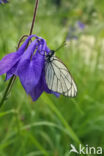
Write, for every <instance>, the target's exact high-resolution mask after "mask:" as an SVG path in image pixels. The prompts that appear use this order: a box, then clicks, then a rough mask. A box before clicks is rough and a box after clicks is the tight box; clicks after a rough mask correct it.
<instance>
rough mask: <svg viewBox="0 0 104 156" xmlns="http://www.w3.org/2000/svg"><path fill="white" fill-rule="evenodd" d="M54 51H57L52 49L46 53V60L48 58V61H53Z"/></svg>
mask: <svg viewBox="0 0 104 156" xmlns="http://www.w3.org/2000/svg"><path fill="white" fill-rule="evenodd" d="M54 53H55V51H54V50H50V52H49V54H47V55H46V60H47V61H48V62H50V61H51V59H52V58H53V55H54Z"/></svg>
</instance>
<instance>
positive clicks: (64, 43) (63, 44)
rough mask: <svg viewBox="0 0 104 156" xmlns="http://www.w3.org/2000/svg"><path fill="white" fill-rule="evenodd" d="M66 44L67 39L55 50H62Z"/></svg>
mask: <svg viewBox="0 0 104 156" xmlns="http://www.w3.org/2000/svg"><path fill="white" fill-rule="evenodd" d="M65 45H66V41H63V43H62V44H61V45H60V46H59V47H58V48H57V49H56V50H55V52H56V51H58V50H60V49H61V48H62V47H64V46H65Z"/></svg>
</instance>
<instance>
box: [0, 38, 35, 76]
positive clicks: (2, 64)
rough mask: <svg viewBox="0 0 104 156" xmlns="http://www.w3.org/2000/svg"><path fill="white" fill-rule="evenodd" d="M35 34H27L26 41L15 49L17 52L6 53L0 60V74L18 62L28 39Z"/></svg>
mask: <svg viewBox="0 0 104 156" xmlns="http://www.w3.org/2000/svg"><path fill="white" fill-rule="evenodd" d="M35 36H36V35H31V36H29V37H28V38H27V39H26V41H25V42H24V43H23V44H22V46H21V47H20V48H19V49H18V50H17V52H14V53H10V54H8V55H6V56H5V57H4V58H3V59H2V60H1V61H0V75H2V74H4V73H6V72H8V71H9V70H10V69H11V68H12V67H13V66H14V65H15V64H16V63H17V62H18V60H19V59H20V56H21V55H22V54H23V53H24V51H25V49H26V46H27V44H28V42H29V40H30V39H31V38H32V37H35Z"/></svg>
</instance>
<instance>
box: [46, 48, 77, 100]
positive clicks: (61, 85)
mask: <svg viewBox="0 0 104 156" xmlns="http://www.w3.org/2000/svg"><path fill="white" fill-rule="evenodd" d="M45 79H46V83H47V86H48V88H49V89H50V90H52V91H54V92H57V93H60V94H63V95H64V96H69V97H74V96H76V94H77V87H76V84H75V82H74V80H73V78H72V76H71V74H70V73H69V71H68V69H67V67H66V66H65V65H64V64H63V62H61V60H60V59H58V58H57V57H56V56H55V55H54V51H53V50H51V52H50V53H49V54H48V55H47V56H46V62H45Z"/></svg>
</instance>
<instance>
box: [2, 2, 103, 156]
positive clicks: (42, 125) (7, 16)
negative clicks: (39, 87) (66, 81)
mask: <svg viewBox="0 0 104 156" xmlns="http://www.w3.org/2000/svg"><path fill="white" fill-rule="evenodd" d="M56 2H57V1H55V0H54V1H52V0H50V1H48V0H44V1H40V4H39V8H38V14H37V18H36V23H35V27H34V34H37V35H39V36H42V37H43V38H45V39H46V40H47V44H48V46H49V47H50V48H51V49H56V48H58V46H60V44H61V43H62V42H63V40H64V38H65V36H66V34H67V32H68V27H69V25H74V24H75V23H76V21H78V20H80V21H82V22H83V23H85V30H84V32H82V33H81V34H80V36H79V37H78V40H72V41H70V43H69V44H70V45H69V46H67V47H63V48H62V49H60V50H59V51H57V53H56V55H57V56H58V57H59V58H60V59H61V60H62V61H63V62H64V63H65V64H66V65H67V67H68V68H69V70H70V71H71V73H72V75H73V77H74V79H75V81H76V84H77V86H78V95H77V97H76V98H74V99H72V98H66V97H63V96H60V97H59V98H56V97H55V96H53V95H48V94H46V93H44V94H43V95H42V96H41V97H40V98H39V99H38V100H37V101H36V102H32V100H31V99H30V97H28V96H27V95H26V93H25V91H24V89H23V87H22V86H21V84H20V81H19V79H18V78H17V80H16V82H15V84H14V86H13V89H12V92H11V94H10V95H9V97H8V99H7V100H6V102H5V104H4V106H3V107H2V109H1V110H0V155H1V156H14V155H15V156H38V155H40V156H42V155H45V156H69V155H71V154H69V150H70V144H73V145H75V146H76V147H78V146H79V143H82V144H83V145H86V144H88V145H89V146H95V147H97V146H101V147H103V148H104V98H103V96H104V95H103V94H104V80H103V78H104V74H103V72H104V71H103V69H104V61H103V57H104V56H103V55H104V54H103V50H104V40H103V36H104V28H103V25H104V22H103V19H104V5H103V3H104V2H103V0H101V1H100V2H99V1H98V0H92V1H88V0H85V1H83V0H80V1H77V0H73V1H71V0H61V3H60V6H58V5H56ZM33 9H34V0H25V1H24V0H21V1H18V0H15V1H13V0H10V3H8V4H6V5H2V6H0V59H1V58H2V57H3V56H4V55H6V54H7V53H10V52H13V51H15V50H16V47H17V43H18V41H19V38H20V37H21V36H22V35H24V34H28V33H29V29H30V26H31V20H32V15H33ZM4 79H5V77H4V76H1V77H0V99H1V97H2V95H3V93H4V91H5V88H6V86H7V84H8V82H4Z"/></svg>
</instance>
